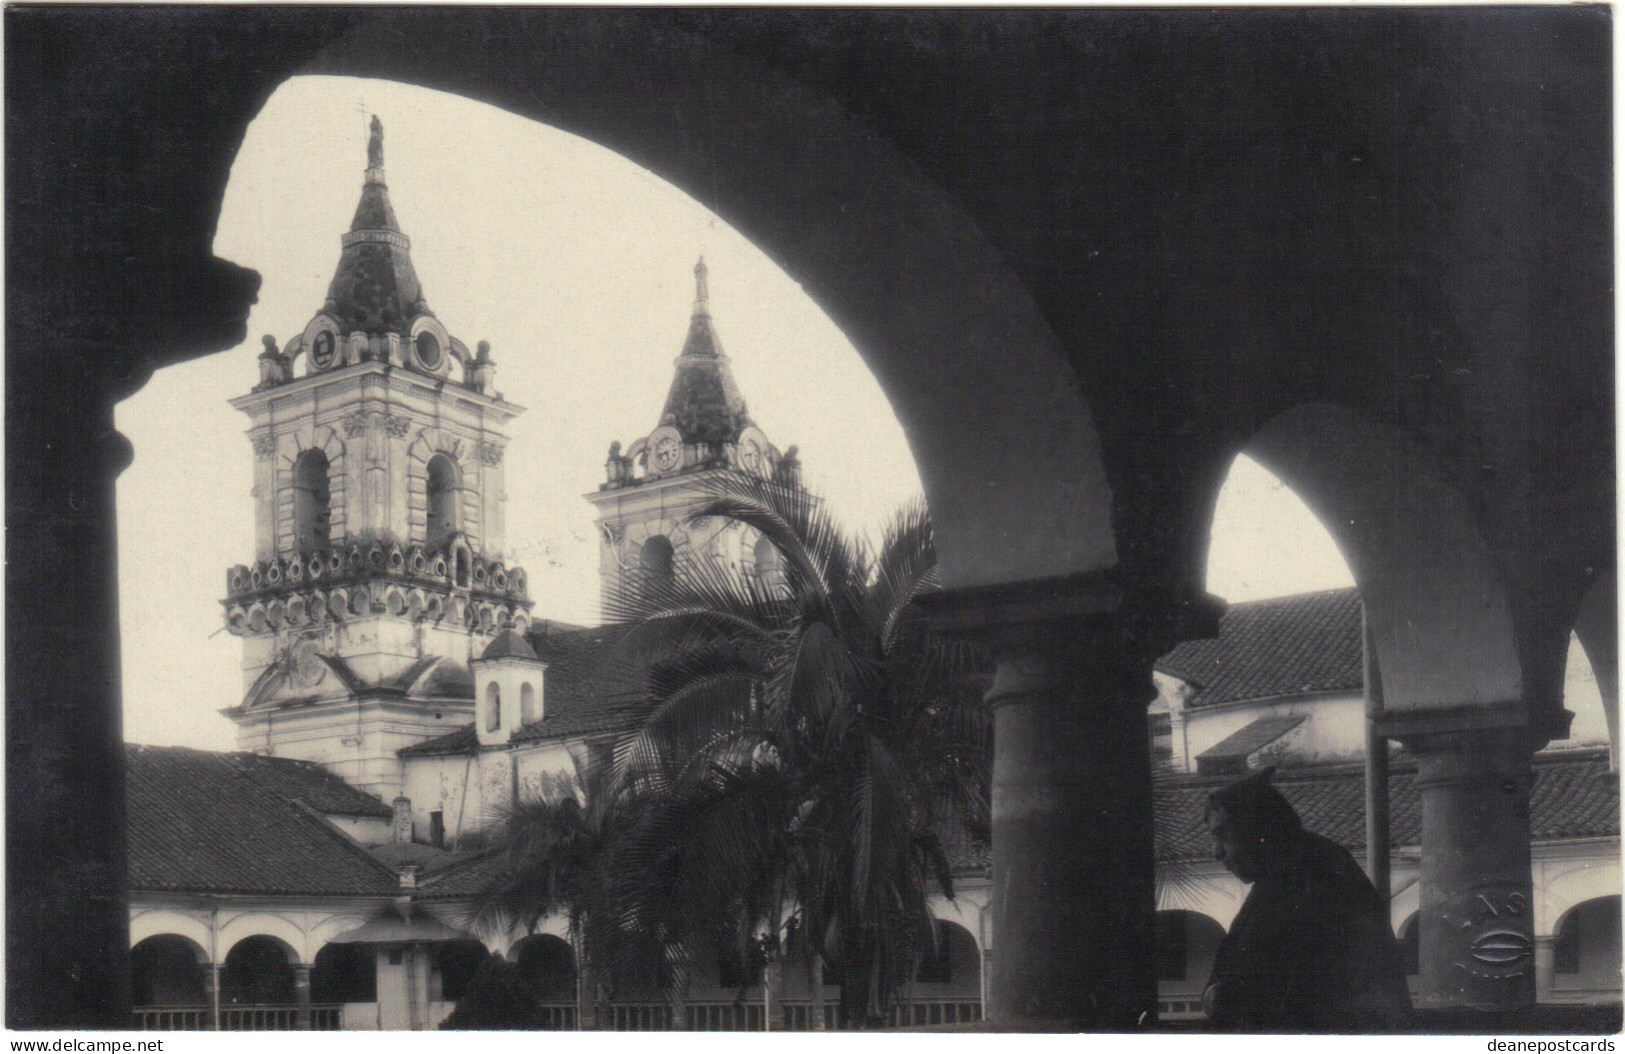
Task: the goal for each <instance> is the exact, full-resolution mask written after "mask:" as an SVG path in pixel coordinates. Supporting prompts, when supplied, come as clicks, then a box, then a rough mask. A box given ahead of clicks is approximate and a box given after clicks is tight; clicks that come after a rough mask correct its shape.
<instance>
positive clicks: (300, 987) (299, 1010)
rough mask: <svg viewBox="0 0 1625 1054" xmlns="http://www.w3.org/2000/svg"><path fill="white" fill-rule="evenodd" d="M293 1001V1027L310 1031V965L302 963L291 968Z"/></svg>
mask: <svg viewBox="0 0 1625 1054" xmlns="http://www.w3.org/2000/svg"><path fill="white" fill-rule="evenodd" d="M293 1001H294V1005H295V1007H296V1009H295V1010H294V1016H293V1027H294V1028H296V1029H300V1030H302V1031H306V1032H308V1031H310V967H309V966H306V965H305V964H303V963H300V964H298V965H296V966H295V967H294V968H293Z"/></svg>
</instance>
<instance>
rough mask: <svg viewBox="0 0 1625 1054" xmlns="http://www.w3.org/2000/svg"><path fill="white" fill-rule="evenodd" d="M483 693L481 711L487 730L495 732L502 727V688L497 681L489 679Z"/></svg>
mask: <svg viewBox="0 0 1625 1054" xmlns="http://www.w3.org/2000/svg"><path fill="white" fill-rule="evenodd" d="M483 695H484V699H483V700H482V707H481V710H480V713H481V715H482V717H483V719H484V721H485V730H486V731H487V732H495V731H497V730H498V729H500V728H501V727H502V688H501V686H500V685H498V684H497V682H495V681H487V682H486V684H485V691H484V693H483Z"/></svg>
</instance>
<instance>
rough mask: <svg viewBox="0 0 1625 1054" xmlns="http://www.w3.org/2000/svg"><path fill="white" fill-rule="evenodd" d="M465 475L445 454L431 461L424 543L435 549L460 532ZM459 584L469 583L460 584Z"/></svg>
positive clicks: (426, 494) (428, 470)
mask: <svg viewBox="0 0 1625 1054" xmlns="http://www.w3.org/2000/svg"><path fill="white" fill-rule="evenodd" d="M422 337H429V338H430V339H431V340H432V339H434V338H433V334H430V333H424V334H421V335H420V338H419V339H421V338H422ZM461 476H462V474H461V472H460V471H459V470H458V468H457V462H455V461H453V460H452V459H451V458H449V457H447V456H446V455H445V454H436V455H435V456H434V457H432V458H430V459H429V465H428V468H427V470H426V484H427V485H426V490H425V497H426V499H427V514H428V519H427V523H426V526H425V530H424V533H425V538H424V541H425V543H426V544H427V545H428V546H429V548H431V549H434V548H438V547H439V546H440V545H442V544H444V543H445V541H446V539H447V538H450V537H451V535H452V533H453V532H455V531H456V530H458V512H459V506H460V505H461V504H462V479H461ZM459 555H461V554H459ZM458 584H459V585H463V584H466V583H464V582H461V581H460V582H459V583H458Z"/></svg>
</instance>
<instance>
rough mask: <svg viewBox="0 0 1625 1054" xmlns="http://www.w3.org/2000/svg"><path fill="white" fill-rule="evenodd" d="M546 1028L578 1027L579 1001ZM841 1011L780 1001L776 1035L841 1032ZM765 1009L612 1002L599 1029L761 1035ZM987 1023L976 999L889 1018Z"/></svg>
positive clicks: (928, 1005)
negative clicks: (838, 1029)
mask: <svg viewBox="0 0 1625 1054" xmlns="http://www.w3.org/2000/svg"><path fill="white" fill-rule="evenodd" d="M542 1011H543V1014H544V1015H545V1017H546V1019H547V1021H548V1024H547V1025H544V1026H543V1027H544V1028H549V1029H561V1030H569V1029H574V1028H575V1027H576V1013H575V1004H574V1003H562V1002H558V1003H545V1004H543V1007H542ZM836 1014H837V1007H836V1004H835V1003H834V1002H832V1001H826V1000H820V1001H816V1002H815V1001H812V1000H791V1001H782V1000H775V1001H774V1003H773V1017H772V1021H773V1031H775V1032H812V1031H815V1030H817V1029H818V1024H819V1018H820V1017H822V1019H823V1022H822V1024H823V1030H825V1031H831V1032H833V1031H834V1030H835V1028H836ZM764 1019H765V1009H764V1007H763V1006H762V1004H761V1001H760V1000H756V1001H753V1002H742V1001H736V1000H726V1001H725V1000H703V1001H687V1002H684V1003H683V1004H682V1006H681V1007H680V1008H679V1009H678V1010H677V1012H675V1013H674V1012H673V1008H672V1006H671V1004H669V1003H607V1004H605V1005H603V1006H601V1007H599V1013H598V1021H599V1024H598V1027H599V1029H601V1030H602V1031H605V1032H672V1031H677V1032H761V1031H763V1028H762V1023H763V1021H764ZM980 1020H982V1004H981V1003H980V1002H979V1001H977V1000H974V999H911V1000H908V1001H906V1002H903V1003H900V1004H898V1005H896V1006H893V1007H892V1008H891V1010H890V1011H889V1012H888V1013H887V1015H886V1027H888V1028H915V1027H921V1026H928V1025H953V1024H961V1023H965V1022H973V1021H980Z"/></svg>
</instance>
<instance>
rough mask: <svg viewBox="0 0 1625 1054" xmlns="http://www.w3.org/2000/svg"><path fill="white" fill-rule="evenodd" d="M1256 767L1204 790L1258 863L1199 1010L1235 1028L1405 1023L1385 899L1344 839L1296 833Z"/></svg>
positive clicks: (1400, 972) (1400, 973) (1293, 818)
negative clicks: (1258, 851)
mask: <svg viewBox="0 0 1625 1054" xmlns="http://www.w3.org/2000/svg"><path fill="white" fill-rule="evenodd" d="M1272 771H1273V770H1265V771H1264V772H1262V773H1260V774H1258V775H1256V776H1252V777H1249V778H1248V779H1246V780H1242V781H1241V782H1239V783H1236V784H1232V785H1231V786H1229V787H1226V788H1224V789H1223V790H1220V791H1217V792H1215V793H1214V794H1213V796H1212V799H1211V801H1212V803H1213V804H1215V805H1218V806H1221V807H1223V808H1224V810H1225V812H1226V814H1227V815H1228V816H1229V818H1230V821H1231V824H1232V826H1233V827H1234V829H1235V830H1236V831H1237V832H1239V833H1240V835H1241V836H1243V837H1248V838H1253V839H1256V840H1257V841H1259V842H1262V843H1267V846H1268V849H1267V852H1266V853H1265V859H1267V860H1268V861H1269V866H1267V867H1266V868H1265V869H1264V871H1263V872H1262V873H1261V874H1260V875H1259V876H1258V878H1257V880H1256V881H1254V882H1253V888H1252V890H1251V892H1249V893H1248V894H1247V900H1246V902H1245V903H1244V904H1243V905H1242V907H1241V911H1240V913H1239V914H1237V916H1236V919H1235V922H1233V923H1232V924H1231V926H1230V931H1229V932H1228V933H1227V934H1226V935H1225V938H1224V941H1223V942H1222V943H1221V944H1220V945H1219V950H1218V953H1217V955H1216V957H1215V958H1214V962H1213V972H1212V974H1211V975H1210V976H1209V979H1208V994H1207V1003H1208V1014H1209V1017H1210V1018H1212V1019H1213V1020H1214V1021H1215V1022H1216V1023H1218V1024H1220V1025H1222V1026H1224V1027H1227V1028H1232V1029H1236V1030H1238V1031H1290V1032H1371V1031H1393V1030H1398V1029H1404V1028H1405V1027H1406V1026H1407V1025H1408V1023H1409V1018H1410V1013H1411V1005H1410V996H1409V993H1408V991H1407V989H1406V987H1405V972H1404V967H1403V960H1402V959H1401V957H1400V954H1399V945H1398V942H1397V941H1395V939H1394V934H1393V931H1392V930H1391V929H1390V928H1389V923H1388V911H1387V905H1385V904H1383V903H1382V900H1381V898H1380V897H1379V896H1378V894H1377V891H1376V889H1375V888H1373V887H1372V885H1371V882H1370V881H1369V880H1368V879H1367V878H1366V876H1365V872H1364V871H1362V870H1361V869H1360V865H1359V864H1357V863H1355V861H1354V857H1353V856H1352V855H1351V854H1350V853H1349V851H1348V850H1347V849H1344V848H1343V847H1342V846H1340V845H1338V844H1337V843H1336V842H1333V841H1332V840H1331V839H1329V838H1324V837H1322V836H1321V835H1318V834H1314V833H1311V832H1309V831H1305V830H1304V829H1303V825H1302V824H1301V822H1300V821H1299V819H1298V815H1297V813H1296V812H1295V811H1294V810H1293V808H1292V806H1291V804H1290V803H1288V802H1287V800H1286V799H1285V798H1284V797H1282V796H1281V793H1280V792H1279V791H1277V790H1276V789H1275V788H1274V787H1272V786H1270V785H1269V782H1268V780H1269V775H1270V773H1271V772H1272Z"/></svg>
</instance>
